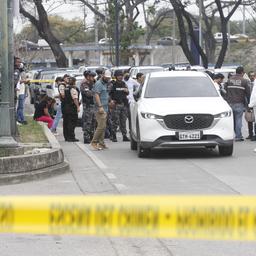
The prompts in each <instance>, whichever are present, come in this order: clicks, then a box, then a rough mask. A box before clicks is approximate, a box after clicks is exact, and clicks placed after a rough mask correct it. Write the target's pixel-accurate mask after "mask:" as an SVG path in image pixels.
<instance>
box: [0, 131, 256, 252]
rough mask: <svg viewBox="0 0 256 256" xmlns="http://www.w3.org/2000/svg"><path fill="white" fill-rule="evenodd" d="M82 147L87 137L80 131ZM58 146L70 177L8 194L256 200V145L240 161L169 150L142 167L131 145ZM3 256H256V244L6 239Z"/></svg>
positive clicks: (246, 147)
mask: <svg viewBox="0 0 256 256" xmlns="http://www.w3.org/2000/svg"><path fill="white" fill-rule="evenodd" d="M77 134H78V137H79V138H80V139H81V141H82V136H81V130H80V129H78V130H77ZM58 139H59V141H60V143H61V145H62V147H63V150H64V152H65V155H66V158H67V159H68V161H69V162H70V166H71V169H72V172H71V173H68V174H65V175H61V176H57V177H53V178H50V179H47V180H42V181H34V182H30V183H24V184H18V185H10V186H1V187H0V193H1V194H2V195H8V194H12V195H13V194H18V195H21V194H29V195H34V194H36V195H41V194H49V195H51V194H59V195H64V194H83V195H88V194H231V195H233V194H234V195H235V194H256V187H255V185H254V184H256V168H255V163H256V154H255V153H253V152H252V149H253V148H254V147H255V145H256V143H253V142H248V141H246V142H239V143H236V144H235V152H234V156H233V157H227V158H223V157H219V156H218V154H217V152H215V151H210V150H204V149H202V150H170V151H167V152H164V153H163V152H161V153H154V154H153V155H152V158H150V159H139V158H137V156H136V153H135V152H133V151H130V149H129V143H123V142H121V141H120V137H119V142H118V143H111V142H109V143H108V145H109V147H110V149H109V150H105V151H100V152H99V151H92V150H90V148H89V147H88V146H85V145H83V144H82V143H81V142H78V143H66V142H64V141H63V137H62V136H58ZM0 238H1V243H0V251H1V255H3V256H9V255H26V256H32V255H33V256H34V255H38V256H41V255H62V256H66V255H87V256H88V255H92V256H101V255H103V256H105V255H106V256H112V255H113V256H114V255H115V256H142V255H143V256H144V255H145V256H154V255H157V256H167V255H169V256H191V255H197V256H219V255H220V256H228V255H232V256H242V255H243V256H244V255H245V256H255V255H256V243H246V242H243V243H241V242H220V241H183V240H163V239H161V240H160V239H119V238H116V239H113V238H93V237H92V238H88V237H69V236H44V235H1V236H0Z"/></svg>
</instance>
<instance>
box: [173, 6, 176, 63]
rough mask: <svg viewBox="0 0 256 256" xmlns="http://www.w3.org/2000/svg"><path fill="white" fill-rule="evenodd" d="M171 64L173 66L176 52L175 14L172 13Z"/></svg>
mask: <svg viewBox="0 0 256 256" xmlns="http://www.w3.org/2000/svg"><path fill="white" fill-rule="evenodd" d="M172 26H173V27H172V64H173V65H174V64H175V59H176V58H175V50H176V40H175V39H176V14H175V11H174V10H173V12H172Z"/></svg>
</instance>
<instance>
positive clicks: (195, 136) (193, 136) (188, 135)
mask: <svg viewBox="0 0 256 256" xmlns="http://www.w3.org/2000/svg"><path fill="white" fill-rule="evenodd" d="M200 139H201V133H200V131H197V132H179V140H200Z"/></svg>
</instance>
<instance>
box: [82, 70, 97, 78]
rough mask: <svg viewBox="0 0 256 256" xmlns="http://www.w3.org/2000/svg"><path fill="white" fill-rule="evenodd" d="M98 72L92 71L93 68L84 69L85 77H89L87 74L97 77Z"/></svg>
mask: <svg viewBox="0 0 256 256" xmlns="http://www.w3.org/2000/svg"><path fill="white" fill-rule="evenodd" d="M96 75H97V74H96V73H95V72H94V71H91V70H85V71H84V77H87V76H93V77H95V76H96Z"/></svg>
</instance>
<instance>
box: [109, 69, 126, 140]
mask: <svg viewBox="0 0 256 256" xmlns="http://www.w3.org/2000/svg"><path fill="white" fill-rule="evenodd" d="M114 76H115V78H116V80H115V81H113V86H112V88H111V91H110V94H109V95H110V98H111V103H114V104H115V107H114V109H113V111H112V113H111V121H112V131H113V134H111V135H112V136H111V140H112V141H113V142H117V138H116V132H117V127H118V126H119V127H120V130H121V132H122V135H123V141H130V140H129V138H128V137H127V135H126V134H127V130H126V120H127V116H128V111H127V108H128V99H127V95H128V94H129V90H128V87H127V85H126V84H125V82H124V81H123V73H122V71H121V70H116V71H115V74H114Z"/></svg>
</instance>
